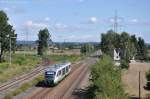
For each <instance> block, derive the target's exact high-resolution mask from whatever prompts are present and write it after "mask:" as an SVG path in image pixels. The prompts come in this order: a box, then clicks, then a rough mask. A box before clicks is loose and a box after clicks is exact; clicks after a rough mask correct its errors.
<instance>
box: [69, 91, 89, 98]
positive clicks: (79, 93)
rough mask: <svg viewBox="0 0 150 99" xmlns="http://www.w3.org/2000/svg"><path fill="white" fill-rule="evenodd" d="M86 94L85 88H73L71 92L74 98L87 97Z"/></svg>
mask: <svg viewBox="0 0 150 99" xmlns="http://www.w3.org/2000/svg"><path fill="white" fill-rule="evenodd" d="M87 94H88V92H87V89H74V90H73V93H72V95H73V96H75V99H89V98H88V97H87Z"/></svg>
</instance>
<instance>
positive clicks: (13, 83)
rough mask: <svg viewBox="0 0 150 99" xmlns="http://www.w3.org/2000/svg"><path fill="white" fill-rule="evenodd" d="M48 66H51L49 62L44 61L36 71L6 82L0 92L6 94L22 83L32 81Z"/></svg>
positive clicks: (0, 86) (0, 87) (1, 86)
mask: <svg viewBox="0 0 150 99" xmlns="http://www.w3.org/2000/svg"><path fill="white" fill-rule="evenodd" d="M47 65H50V64H49V62H47V61H44V62H42V64H39V65H37V66H38V67H37V68H36V69H34V70H32V71H31V72H29V73H27V74H24V75H22V76H19V77H17V78H15V79H13V80H11V81H9V82H6V83H4V84H2V85H0V92H4V91H6V90H8V89H10V88H13V87H15V86H16V85H21V84H22V83H24V82H26V81H27V80H30V79H32V78H34V77H36V76H37V75H39V74H40V73H41V72H42V71H43V70H44V66H47Z"/></svg>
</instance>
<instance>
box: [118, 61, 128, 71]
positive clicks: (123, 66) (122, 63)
mask: <svg viewBox="0 0 150 99" xmlns="http://www.w3.org/2000/svg"><path fill="white" fill-rule="evenodd" d="M120 65H121V68H126V69H128V68H129V63H128V62H127V61H126V60H121V64H120Z"/></svg>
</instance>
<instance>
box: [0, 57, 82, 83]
mask: <svg viewBox="0 0 150 99" xmlns="http://www.w3.org/2000/svg"><path fill="white" fill-rule="evenodd" d="M44 58H46V59H48V60H50V61H52V62H54V63H57V62H62V61H66V60H67V61H70V62H75V61H78V60H80V59H81V57H80V56H76V55H70V56H68V55H46V56H44ZM41 63H42V57H40V56H37V55H29V54H28V55H25V56H24V55H23V54H13V55H12V64H11V66H9V62H7V61H6V62H3V63H0V83H4V82H6V81H8V80H9V79H12V78H14V77H16V76H18V75H22V74H25V73H27V72H29V71H31V70H32V69H34V68H36V67H37V65H38V64H41Z"/></svg>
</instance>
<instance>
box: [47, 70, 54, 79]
mask: <svg viewBox="0 0 150 99" xmlns="http://www.w3.org/2000/svg"><path fill="white" fill-rule="evenodd" d="M55 74H56V72H53V71H47V72H45V76H46V77H48V78H54V76H55Z"/></svg>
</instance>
